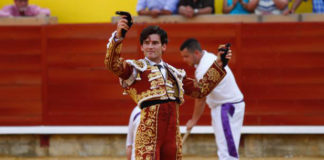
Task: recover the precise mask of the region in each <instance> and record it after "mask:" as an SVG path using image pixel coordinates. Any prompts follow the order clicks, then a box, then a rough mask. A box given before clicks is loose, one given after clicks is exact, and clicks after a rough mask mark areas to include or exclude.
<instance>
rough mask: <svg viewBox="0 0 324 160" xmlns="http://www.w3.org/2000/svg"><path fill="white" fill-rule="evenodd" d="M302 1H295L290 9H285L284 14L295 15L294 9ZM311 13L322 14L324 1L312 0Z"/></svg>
mask: <svg viewBox="0 0 324 160" xmlns="http://www.w3.org/2000/svg"><path fill="white" fill-rule="evenodd" d="M301 2H302V0H295V1H294V2H293V4H292V6H291V8H290V9H287V10H286V11H285V12H284V14H285V15H287V14H292V13H295V11H296V9H297V8H298V7H299V5H300V4H301ZM312 2H313V13H324V1H323V0H313V1H312Z"/></svg>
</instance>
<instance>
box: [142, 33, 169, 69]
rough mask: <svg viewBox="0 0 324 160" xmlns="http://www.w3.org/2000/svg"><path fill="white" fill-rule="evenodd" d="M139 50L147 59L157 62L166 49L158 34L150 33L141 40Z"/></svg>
mask: <svg viewBox="0 0 324 160" xmlns="http://www.w3.org/2000/svg"><path fill="white" fill-rule="evenodd" d="M141 50H142V51H143V52H144V55H145V57H147V58H148V59H149V60H151V61H153V62H156V63H159V62H160V61H161V59H162V54H163V53H164V52H165V50H166V44H162V43H161V38H160V35H158V34H151V35H149V36H148V37H147V38H146V39H145V40H144V41H143V44H142V45H141Z"/></svg>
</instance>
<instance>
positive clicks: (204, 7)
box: [178, 0, 214, 18]
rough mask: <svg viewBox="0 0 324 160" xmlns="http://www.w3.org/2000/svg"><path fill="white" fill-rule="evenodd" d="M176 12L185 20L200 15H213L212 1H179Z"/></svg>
mask: <svg viewBox="0 0 324 160" xmlns="http://www.w3.org/2000/svg"><path fill="white" fill-rule="evenodd" d="M178 12H179V14H181V15H183V16H185V17H187V18H192V17H194V16H196V15H201V14H214V0H180V2H179V7H178Z"/></svg>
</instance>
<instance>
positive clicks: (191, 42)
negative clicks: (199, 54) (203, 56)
mask: <svg viewBox="0 0 324 160" xmlns="http://www.w3.org/2000/svg"><path fill="white" fill-rule="evenodd" d="M184 49H188V51H189V52H191V53H193V52H194V51H195V50H198V51H202V49H201V46H200V43H199V42H198V41H197V40H196V39H194V38H189V39H187V40H185V41H184V42H183V43H182V45H181V46H180V51H182V50H184Z"/></svg>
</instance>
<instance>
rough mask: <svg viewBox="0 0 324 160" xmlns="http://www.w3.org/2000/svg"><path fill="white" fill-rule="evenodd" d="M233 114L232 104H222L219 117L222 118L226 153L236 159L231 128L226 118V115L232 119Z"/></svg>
mask: <svg viewBox="0 0 324 160" xmlns="http://www.w3.org/2000/svg"><path fill="white" fill-rule="evenodd" d="M234 112H235V108H234V106H233V103H224V104H222V110H221V116H222V125H223V130H224V134H225V138H226V143H227V149H228V153H229V155H230V156H232V157H236V158H238V154H237V150H236V147H235V143H234V139H233V135H232V131H231V126H230V122H229V118H228V114H229V115H230V116H231V117H232V116H233V114H234Z"/></svg>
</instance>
